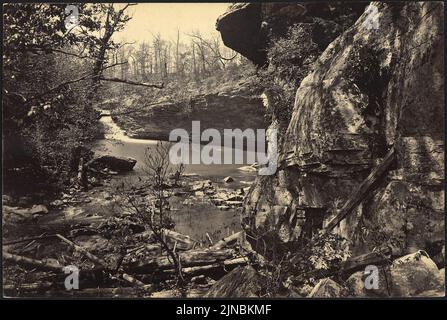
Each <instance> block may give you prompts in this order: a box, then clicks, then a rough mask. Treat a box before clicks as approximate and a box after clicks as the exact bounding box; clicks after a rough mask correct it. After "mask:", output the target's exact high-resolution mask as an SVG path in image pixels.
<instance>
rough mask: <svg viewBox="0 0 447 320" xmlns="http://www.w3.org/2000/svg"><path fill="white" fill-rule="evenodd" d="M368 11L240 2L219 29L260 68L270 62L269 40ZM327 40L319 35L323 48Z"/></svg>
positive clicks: (352, 5)
mask: <svg viewBox="0 0 447 320" xmlns="http://www.w3.org/2000/svg"><path fill="white" fill-rule="evenodd" d="M364 8H365V4H364V3H357V4H355V3H342V2H338V3H330V2H320V3H312V2H289V3H287V2H279V3H274V2H271V3H236V4H233V5H232V6H231V7H230V8H229V10H228V11H227V12H226V13H225V14H223V15H222V16H220V17H219V18H218V19H217V22H216V29H217V30H218V31H219V32H220V34H221V36H222V40H223V42H224V44H225V45H226V46H228V47H230V48H232V49H233V50H235V51H237V52H239V53H241V54H242V55H243V56H245V57H247V58H248V59H250V60H251V61H253V62H254V63H255V64H257V65H259V66H260V65H264V64H265V63H266V62H267V54H266V46H267V45H268V42H269V40H271V38H272V37H278V36H282V35H284V34H285V33H286V32H287V29H288V27H289V26H291V25H293V24H295V23H301V22H304V23H308V22H312V21H313V20H314V19H318V18H323V19H325V18H332V17H336V16H341V15H347V14H354V15H356V16H359V15H360V14H361V13H362V12H363V9H364ZM316 32H318V31H317V30H316ZM326 38H327V37H326V36H325V35H323V34H318V35H316V40H317V41H318V42H320V43H318V44H319V45H323V46H326V45H327V44H328V43H327V42H326V41H327V39H326Z"/></svg>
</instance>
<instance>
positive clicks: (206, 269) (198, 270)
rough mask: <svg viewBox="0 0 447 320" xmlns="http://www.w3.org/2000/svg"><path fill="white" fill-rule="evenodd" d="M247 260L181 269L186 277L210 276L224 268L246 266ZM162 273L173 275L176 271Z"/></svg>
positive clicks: (234, 260) (237, 259) (232, 260)
mask: <svg viewBox="0 0 447 320" xmlns="http://www.w3.org/2000/svg"><path fill="white" fill-rule="evenodd" d="M248 262H249V260H248V258H246V257H239V258H234V259H229V260H224V261H222V262H220V263H214V264H210V265H205V266H195V267H186V268H182V273H183V274H184V275H187V276H194V275H198V274H210V273H215V272H217V271H224V272H225V269H226V268H231V267H237V266H244V265H246V264H248ZM163 272H166V273H172V274H174V273H175V272H176V271H175V270H174V269H170V270H165V271H163Z"/></svg>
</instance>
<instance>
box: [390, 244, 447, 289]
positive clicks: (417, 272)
mask: <svg viewBox="0 0 447 320" xmlns="http://www.w3.org/2000/svg"><path fill="white" fill-rule="evenodd" d="M390 271H391V279H390V280H391V296H393V297H409V296H417V295H420V294H422V293H423V292H425V291H428V290H444V278H443V277H442V275H441V274H440V272H439V270H438V267H437V266H436V264H435V263H434V262H433V260H432V259H430V257H429V256H428V254H427V253H426V252H424V251H417V252H415V253H412V254H408V255H406V256H403V257H401V258H399V259H396V260H394V261H393V264H392V265H391V268H390Z"/></svg>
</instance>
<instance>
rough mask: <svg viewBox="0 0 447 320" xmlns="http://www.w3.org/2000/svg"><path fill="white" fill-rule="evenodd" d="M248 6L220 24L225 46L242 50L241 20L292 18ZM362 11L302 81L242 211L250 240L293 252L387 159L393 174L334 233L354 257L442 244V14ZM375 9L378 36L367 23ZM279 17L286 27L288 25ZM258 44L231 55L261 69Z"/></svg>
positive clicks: (386, 8)
mask: <svg viewBox="0 0 447 320" xmlns="http://www.w3.org/2000/svg"><path fill="white" fill-rule="evenodd" d="M252 6H255V7H256V5H255V4H253V5H252ZM252 6H250V5H248V4H247V5H240V6H238V7H237V6H235V7H233V9H231V10H230V11H229V12H228V13H227V14H226V15H224V16H223V17H221V18H220V19H219V20H218V23H217V24H218V30H220V31H221V33H222V37H223V39H224V41H225V39H226V38H228V37H230V38H231V37H232V36H233V35H236V34H237V32H236V31H235V29H238V28H239V31H241V33H242V35H241V38H239V39H236V38H234V39H231V40H227V42H226V43H229V42H230V41H233V42H236V40H238V41H241V42H244V39H245V38H246V35H244V33H246V32H249V31H250V30H252V29H253V27H252V26H251V24H252V20H248V22H247V23H248V24H249V27H248V28H247V30H245V29H244V28H245V25H244V21H245V20H244V19H242V18H240V16H241V15H242V16H243V15H244V14H248V12H252V11H256V10H260V11H262V12H263V13H264V14H265V16H264V18H265V20H266V21H267V20H269V18H271V21H274V19H273V18H274V17H275V15H276V14H277V13H276V12H281V10H284V12H285V11H287V12H288V11H293V10H297V12H301V11H300V9H293V8H290V7H289V8H288V9H286V7H287V6H286V7H283V9H281V10H279V11H274V10H273V9H272V8H269V7H268V6H267V5H264V4H262V5H260V4H259V5H257V6H261V8H258V9H256V10H255V8H253V7H252ZM370 6H371V8H370V9H369V10H366V11H365V13H364V14H363V15H361V16H360V17H359V19H358V20H357V22H356V23H355V24H354V25H353V26H351V27H350V28H348V29H347V30H346V31H345V32H343V33H342V34H341V35H340V36H339V37H338V38H336V39H335V40H334V41H333V42H332V43H330V44H329V45H328V47H327V48H326V50H325V51H324V52H323V54H322V55H321V56H320V57H319V59H318V60H317V61H316V63H315V65H314V67H313V71H312V72H311V73H310V74H308V76H307V77H306V78H305V79H304V80H303V81H302V82H301V85H300V87H299V89H298V90H297V92H296V100H295V104H294V108H293V113H292V117H291V120H290V122H289V125H288V128H287V130H286V133H285V134H284V136H283V137H282V140H281V141H282V143H281V144H280V147H279V150H280V155H279V158H280V168H279V170H278V171H277V172H276V174H275V175H273V176H268V177H259V178H258V179H257V181H256V183H255V184H254V186H253V187H252V188H251V190H250V192H249V194H248V196H247V199H246V202H245V208H244V211H243V213H242V221H243V227H244V228H245V230H246V231H247V233H248V234H249V235H251V236H252V237H254V238H256V237H257V236H259V235H262V238H263V239H265V240H267V243H269V242H270V243H271V241H275V242H277V243H280V244H283V245H287V246H288V247H289V248H290V247H292V248H293V246H298V243H300V239H303V238H304V237H306V236H308V235H309V234H312V233H314V232H316V231H317V230H319V229H321V228H322V227H323V225H324V224H326V223H327V222H328V221H329V220H330V219H331V218H332V217H333V216H334V214H335V213H336V212H337V211H338V210H339V209H340V208H341V206H342V205H343V204H344V203H345V202H346V201H347V200H348V199H349V197H350V196H351V195H352V194H353V192H354V191H355V190H356V188H357V187H358V186H359V185H360V184H361V183H362V181H364V180H365V178H366V177H367V176H368V175H369V173H370V172H371V170H372V169H373V168H374V166H376V165H377V164H379V163H381V161H382V159H383V157H384V156H385V154H386V153H387V151H388V150H390V149H391V148H394V150H395V152H396V161H395V163H394V164H393V165H392V166H391V168H390V169H388V170H387V172H386V173H385V175H384V176H383V177H381V179H379V180H378V181H376V182H375V183H374V185H373V187H372V189H371V191H370V192H368V194H367V196H366V197H365V198H364V199H362V201H361V202H360V204H359V205H358V206H356V207H355V208H354V210H353V212H351V214H350V215H349V216H348V217H347V218H346V219H344V220H343V221H342V222H341V223H340V225H339V227H337V228H336V229H335V231H336V232H337V233H339V234H340V235H342V236H344V237H346V238H348V239H350V240H352V241H353V243H354V245H353V250H354V251H355V252H357V253H363V252H368V251H371V250H372V249H373V247H374V246H375V244H376V243H377V242H381V241H382V242H383V241H384V239H386V240H387V241H388V242H391V243H392V244H393V246H394V247H395V249H396V250H397V251H399V252H402V253H405V252H414V250H415V249H426V248H428V247H430V246H431V243H434V242H436V241H438V240H443V239H444V209H443V208H444V205H443V204H444V188H443V184H444V168H443V163H444V151H443V150H444V82H443V72H444V60H443V45H444V44H443V39H444V36H443V25H444V22H443V5H442V4H441V3H438V2H425V3H422V2H413V3H406V4H392V3H372V4H371V5H370ZM324 7H325V5H322V6H320V8H321V10H322V12H321V14H323V13H324V11H325V9H324ZM375 8H376V9H377V18H378V29H377V30H376V29H371V27H370V25H369V24H368V21H369V20H370V19H371V18H372V17H371V15H372V14H373V12H375ZM310 11H311V10H307V12H306V13H305V14H304V16H309V15H310V13H309V12H310ZM274 12H275V13H274ZM269 14H270V15H269ZM299 16H300V17H304V16H303V14H301V13H300V15H299ZM283 17H284V22H283V23H286V24H288V25H291V24H293V23H294V22H295V21H296V20H294V19H292V18H286V17H287V16H286V15H283ZM299 19H301V18H299ZM286 21H287V22H286ZM230 22H232V25H231V26H230ZM227 23H228V25H227ZM229 29H231V30H232V31H231V32H232V33H231V34H230V32H229V31H228V30H229ZM242 30H244V31H242ZM272 30H274V27H272ZM260 43H262V42H258V43H257V45H254V44H253V42H246V43H244V44H240V45H241V46H242V45H245V47H244V48H243V49H240V51H239V52H241V53H242V54H244V55H246V56H247V57H249V58H251V59H253V61H254V62H259V61H260V60H259V59H260V58H259V55H258V53H259V50H260V48H259V45H260ZM230 46H231V44H230ZM261 47H262V46H261ZM233 48H234V47H233ZM249 48H251V49H252V51H251V52H249ZM234 49H235V50H238V48H234ZM247 52H249V53H247ZM253 56H255V58H253ZM274 125H275V124H272V126H274ZM261 250H263V249H261Z"/></svg>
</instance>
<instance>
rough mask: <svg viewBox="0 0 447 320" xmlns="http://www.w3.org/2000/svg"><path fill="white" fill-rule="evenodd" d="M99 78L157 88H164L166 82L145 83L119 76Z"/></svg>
mask: <svg viewBox="0 0 447 320" xmlns="http://www.w3.org/2000/svg"><path fill="white" fill-rule="evenodd" d="M99 79H100V80H101V81H110V82H119V83H125V84H130V85H133V86H142V87H148V88H157V89H163V88H164V83H163V82H162V83H161V84H154V83H145V82H135V81H131V80H125V79H119V78H105V77H100V78H99Z"/></svg>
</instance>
